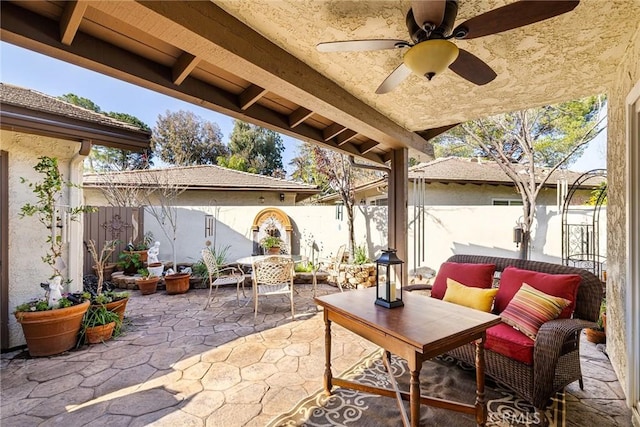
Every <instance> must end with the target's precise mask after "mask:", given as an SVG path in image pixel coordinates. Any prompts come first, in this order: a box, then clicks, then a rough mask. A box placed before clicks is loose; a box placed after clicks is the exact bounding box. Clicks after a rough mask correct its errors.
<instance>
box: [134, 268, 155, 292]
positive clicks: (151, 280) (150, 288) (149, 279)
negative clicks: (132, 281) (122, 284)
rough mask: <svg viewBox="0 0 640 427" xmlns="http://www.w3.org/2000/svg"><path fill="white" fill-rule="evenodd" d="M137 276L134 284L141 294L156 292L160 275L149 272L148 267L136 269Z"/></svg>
mask: <svg viewBox="0 0 640 427" xmlns="http://www.w3.org/2000/svg"><path fill="white" fill-rule="evenodd" d="M138 273H139V274H140V277H139V278H136V285H137V286H138V289H140V293H141V294H142V295H150V294H154V293H156V289H157V287H158V282H159V281H160V277H159V276H157V275H154V274H150V273H149V269H147V268H141V269H140V270H138Z"/></svg>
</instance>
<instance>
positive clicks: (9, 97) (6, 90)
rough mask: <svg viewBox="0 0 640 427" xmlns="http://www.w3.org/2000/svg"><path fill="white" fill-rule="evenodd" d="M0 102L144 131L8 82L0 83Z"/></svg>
mask: <svg viewBox="0 0 640 427" xmlns="http://www.w3.org/2000/svg"><path fill="white" fill-rule="evenodd" d="M0 103H1V104H8V105H15V106H18V107H23V108H27V109H29V110H33V111H41V112H43V113H50V114H55V115H58V116H63V117H68V118H72V119H79V120H84V121H86V122H91V123H96V124H101V125H106V126H111V127H116V128H121V129H126V130H129V131H131V130H133V131H139V132H145V133H148V132H146V131H144V130H143V129H140V128H139V127H137V126H134V125H132V124H130V123H126V122H123V121H120V120H116V119H114V118H111V117H108V116H105V115H104V114H100V113H96V112H95V111H92V110H88V109H86V108H83V107H79V106H77V105H74V104H71V103H69V102H66V101H63V100H61V99H58V98H55V97H53V96H51V95H47V94H44V93H41V92H38V91H35V90H33V89H26V88H23V87H19V86H14V85H12V84H8V83H0Z"/></svg>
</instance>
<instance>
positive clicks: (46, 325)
mask: <svg viewBox="0 0 640 427" xmlns="http://www.w3.org/2000/svg"><path fill="white" fill-rule="evenodd" d="M38 160H39V162H38V163H37V164H36V165H35V166H34V170H35V171H36V172H38V173H40V174H42V175H43V178H42V180H41V181H39V182H28V181H27V180H26V179H25V178H21V182H23V183H27V184H28V187H29V188H30V189H31V190H32V191H33V193H34V195H35V196H36V198H37V202H35V203H26V204H25V205H23V206H22V208H21V209H20V217H21V218H24V217H31V216H34V217H37V219H38V221H39V222H40V223H41V224H43V225H44V226H45V227H46V229H47V230H48V232H47V237H46V240H45V242H46V249H47V252H46V254H45V255H44V256H43V257H42V261H43V262H44V263H45V264H47V265H48V266H49V267H50V268H51V270H52V274H51V276H50V277H49V279H48V283H47V284H48V288H49V291H48V292H47V294H46V295H45V297H44V298H40V299H34V300H32V301H30V302H28V303H25V304H21V305H19V306H18V307H17V308H16V312H15V316H16V319H17V320H18V322H19V323H20V324H21V325H22V329H23V332H24V335H25V339H26V340H27V347H28V348H29V353H30V354H31V355H32V356H49V355H53V354H57V353H61V352H63V351H66V350H69V349H70V348H72V347H73V346H74V345H75V343H76V336H77V333H78V331H79V330H80V325H81V322H82V316H83V315H84V313H85V312H86V311H87V308H88V307H89V302H88V301H85V299H86V298H85V296H84V295H82V294H66V295H62V282H63V277H62V272H63V271H64V270H65V268H66V264H65V262H64V260H63V258H62V255H63V250H64V244H65V241H64V239H63V236H62V233H59V232H58V221H60V222H61V223H62V224H61V228H63V227H64V222H65V220H77V219H78V216H79V215H80V214H81V213H83V212H89V211H91V210H92V209H91V208H89V207H86V206H78V207H65V206H62V205H61V200H62V194H63V190H64V188H65V187H69V186H72V184H71V183H69V182H66V181H64V179H63V177H62V174H61V173H60V170H59V168H58V160H57V159H56V158H51V157H46V156H45V157H40V158H39V159H38Z"/></svg>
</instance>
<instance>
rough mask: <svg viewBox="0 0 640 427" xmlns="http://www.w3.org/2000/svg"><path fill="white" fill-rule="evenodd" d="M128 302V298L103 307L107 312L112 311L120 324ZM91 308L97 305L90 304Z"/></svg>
mask: <svg viewBox="0 0 640 427" xmlns="http://www.w3.org/2000/svg"><path fill="white" fill-rule="evenodd" d="M128 302H129V298H123V299H119V300H118V301H113V302H110V303H108V304H104V307H105V308H106V309H107V310H109V311H113V312H114V313H116V314H117V315H118V317H120V321H121V322H122V321H123V320H124V312H125V310H126V308H127V303H128ZM93 306H97V304H92V307H93Z"/></svg>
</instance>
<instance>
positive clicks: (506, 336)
mask: <svg viewBox="0 0 640 427" xmlns="http://www.w3.org/2000/svg"><path fill="white" fill-rule="evenodd" d="M484 347H485V348H486V349H487V350H491V351H494V352H496V353H500V354H502V355H503V356H506V357H508V358H510V359H514V360H517V361H518V362H522V363H526V364H527V365H532V364H533V340H532V339H531V338H529V337H528V336H526V335H525V334H523V333H522V332H520V331H518V330H516V329H514V328H512V327H511V326H509V325H507V324H506V323H500V324H499V325H496V326H492V327H490V328H489V329H487V340H486V341H485V345H484Z"/></svg>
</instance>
